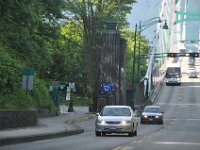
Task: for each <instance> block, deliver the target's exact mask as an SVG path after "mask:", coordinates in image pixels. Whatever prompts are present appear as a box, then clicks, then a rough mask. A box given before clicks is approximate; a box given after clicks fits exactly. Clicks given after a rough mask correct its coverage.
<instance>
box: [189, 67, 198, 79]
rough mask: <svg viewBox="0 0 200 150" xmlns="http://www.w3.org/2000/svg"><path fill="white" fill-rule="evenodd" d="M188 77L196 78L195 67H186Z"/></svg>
mask: <svg viewBox="0 0 200 150" xmlns="http://www.w3.org/2000/svg"><path fill="white" fill-rule="evenodd" d="M188 77H189V78H197V72H196V68H194V67H190V68H188Z"/></svg>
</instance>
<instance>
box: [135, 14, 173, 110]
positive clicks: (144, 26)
mask: <svg viewBox="0 0 200 150" xmlns="http://www.w3.org/2000/svg"><path fill="white" fill-rule="evenodd" d="M162 21H165V23H164V25H163V29H169V28H168V25H167V22H166V20H161V19H160V17H154V18H151V19H149V20H147V21H145V22H143V24H142V22H141V21H140V22H139V31H137V23H136V25H135V36H134V41H135V44H134V50H133V72H132V98H133V100H132V101H133V104H132V107H133V109H134V108H135V100H134V96H135V63H136V61H135V58H136V48H137V36H138V35H141V32H142V31H144V30H146V29H147V28H149V27H151V26H152V25H154V24H157V23H161V22H162ZM137 32H138V34H137ZM140 42H141V41H140V39H139V47H138V70H137V73H138V74H137V79H138V81H140V49H141V47H140V46H141V43H140Z"/></svg>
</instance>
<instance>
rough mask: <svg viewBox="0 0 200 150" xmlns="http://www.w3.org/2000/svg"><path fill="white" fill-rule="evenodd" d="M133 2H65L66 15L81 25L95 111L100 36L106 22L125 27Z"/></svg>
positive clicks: (133, 0) (97, 0)
mask: <svg viewBox="0 0 200 150" xmlns="http://www.w3.org/2000/svg"><path fill="white" fill-rule="evenodd" d="M134 2H135V0H123V1H120V0H67V1H66V3H67V4H66V6H68V7H67V8H66V13H68V15H69V16H71V17H72V18H73V19H76V20H77V21H80V22H81V23H82V25H83V38H84V39H83V40H84V47H85V50H86V52H85V58H86V67H87V73H88V77H87V78H88V79H89V80H88V81H89V87H90V89H92V91H91V90H88V91H91V92H92V93H90V94H89V95H91V99H93V102H94V105H93V109H94V110H95V109H96V108H95V105H96V103H95V102H96V100H97V99H98V97H97V96H98V94H97V92H98V86H99V85H98V84H99V83H98V74H99V73H98V71H99V69H98V68H99V58H100V46H99V45H100V43H98V42H99V41H100V36H101V32H102V31H103V30H104V24H105V23H106V22H107V21H117V22H120V25H119V27H122V26H125V25H127V22H126V14H127V13H129V12H130V11H131V9H132V8H131V5H132V4H133V3H134Z"/></svg>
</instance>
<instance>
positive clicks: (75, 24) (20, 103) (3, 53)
mask: <svg viewBox="0 0 200 150" xmlns="http://www.w3.org/2000/svg"><path fill="white" fill-rule="evenodd" d="M135 2H136V1H135V0H107V1H103V0H88V1H86V0H67V1H66V0H43V1H37V0H36V1H31V2H29V1H27V0H20V1H17V0H0V108H6V109H8V108H32V107H34V108H35V107H51V108H53V104H52V100H51V98H50V96H49V85H50V84H51V82H52V81H55V80H56V81H59V82H75V83H76V89H77V95H76V96H78V97H81V102H84V103H85V104H92V103H93V100H95V98H94V97H93V96H95V95H96V96H97V93H95V91H98V89H97V88H98V86H97V84H98V81H97V77H98V76H97V73H98V60H99V54H100V53H99V52H100V50H101V48H100V45H99V44H100V39H101V33H102V32H103V31H105V26H104V25H105V23H106V22H108V21H115V22H118V23H119V26H118V28H119V29H121V28H124V27H126V26H127V25H128V23H127V20H126V15H127V13H130V11H131V9H132V6H131V5H132V4H133V3H135ZM122 33H123V32H122ZM124 33H125V34H124V35H125V39H127V41H128V52H127V58H128V59H127V66H128V80H130V78H131V77H130V74H131V61H132V58H131V56H132V47H133V45H134V42H133V41H132V39H133V34H132V33H133V31H131V32H129V31H128V30H127V31H126V32H124ZM141 39H142V43H141V47H142V53H144V54H145V51H146V44H147V42H146V40H145V39H144V38H141ZM141 65H142V68H145V63H141ZM25 66H28V67H33V68H34V71H35V76H34V89H33V90H32V91H30V92H28V93H27V94H26V92H25V91H24V90H23V89H21V88H22V70H23V68H24V67H25ZM142 71H143V70H142ZM77 101H78V100H77Z"/></svg>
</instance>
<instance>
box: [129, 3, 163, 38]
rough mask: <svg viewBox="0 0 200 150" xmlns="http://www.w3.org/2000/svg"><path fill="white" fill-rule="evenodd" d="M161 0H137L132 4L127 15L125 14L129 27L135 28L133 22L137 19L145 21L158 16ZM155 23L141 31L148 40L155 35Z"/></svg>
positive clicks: (137, 20) (136, 21)
mask: <svg viewBox="0 0 200 150" xmlns="http://www.w3.org/2000/svg"><path fill="white" fill-rule="evenodd" d="M161 3H162V0H137V3H135V4H134V5H133V9H132V11H131V13H130V14H129V15H127V19H128V22H129V24H130V26H129V28H131V29H135V24H136V23H138V24H139V21H142V22H144V21H147V20H149V19H151V18H153V17H159V13H160V9H161ZM155 30H156V25H153V26H152V27H149V28H147V29H146V30H145V31H143V32H142V35H144V36H147V38H148V39H149V41H150V42H151V41H153V37H154V35H155Z"/></svg>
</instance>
